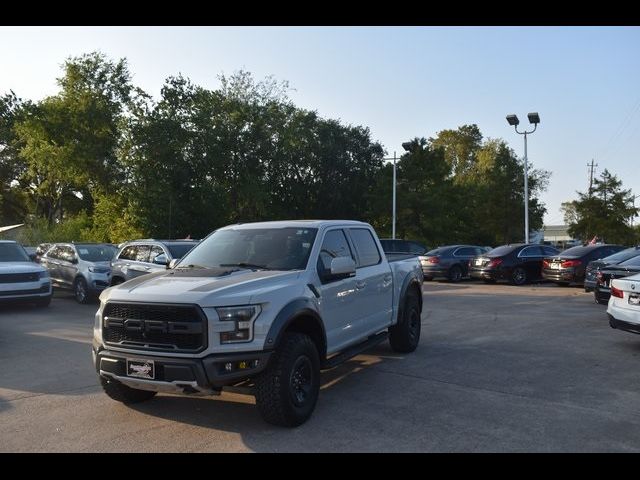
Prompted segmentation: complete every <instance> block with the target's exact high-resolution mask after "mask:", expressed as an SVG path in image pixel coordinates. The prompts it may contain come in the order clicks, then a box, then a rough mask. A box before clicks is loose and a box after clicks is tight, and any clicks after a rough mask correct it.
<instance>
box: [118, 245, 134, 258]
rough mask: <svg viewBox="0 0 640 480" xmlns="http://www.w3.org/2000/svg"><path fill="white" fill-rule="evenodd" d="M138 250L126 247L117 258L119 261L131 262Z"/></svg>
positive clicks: (130, 246) (132, 246) (131, 246)
mask: <svg viewBox="0 0 640 480" xmlns="http://www.w3.org/2000/svg"><path fill="white" fill-rule="evenodd" d="M137 249H138V247H137V246H135V245H129V246H128V247H124V249H123V250H122V252H121V253H120V256H119V257H118V258H119V259H120V260H133V259H135V258H136V250H137Z"/></svg>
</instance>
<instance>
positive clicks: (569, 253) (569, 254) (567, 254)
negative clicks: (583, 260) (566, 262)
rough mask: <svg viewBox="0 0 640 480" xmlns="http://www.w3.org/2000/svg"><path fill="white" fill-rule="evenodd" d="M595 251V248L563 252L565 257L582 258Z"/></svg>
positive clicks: (574, 248)
mask: <svg viewBox="0 0 640 480" xmlns="http://www.w3.org/2000/svg"><path fill="white" fill-rule="evenodd" d="M593 250H594V248H593V247H582V246H581V247H571V248H568V249H566V250H565V251H564V252H562V256H563V257H582V256H583V255H586V254H587V253H590V252H592V251H593Z"/></svg>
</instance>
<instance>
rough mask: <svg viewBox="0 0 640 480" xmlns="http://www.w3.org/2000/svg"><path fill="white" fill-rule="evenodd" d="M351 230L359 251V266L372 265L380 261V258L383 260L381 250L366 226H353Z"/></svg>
mask: <svg viewBox="0 0 640 480" xmlns="http://www.w3.org/2000/svg"><path fill="white" fill-rule="evenodd" d="M349 232H350V233H351V238H352V239H353V243H355V247H356V250H357V251H358V257H359V264H358V267H370V266H372V265H377V264H378V263H380V260H382V259H381V257H380V252H379V251H378V247H377V246H376V241H375V240H374V239H373V236H372V235H371V232H370V231H369V230H367V229H366V228H352V229H350V230H349Z"/></svg>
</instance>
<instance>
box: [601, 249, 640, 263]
mask: <svg viewBox="0 0 640 480" xmlns="http://www.w3.org/2000/svg"><path fill="white" fill-rule="evenodd" d="M638 255H640V248H635V247H633V248H627V249H626V250H622V251H621V252H618V253H614V254H613V255H609V256H608V257H605V258H603V259H602V261H604V262H607V263H620V262H624V261H625V260H629V259H630V258H633V257H637V256H638Z"/></svg>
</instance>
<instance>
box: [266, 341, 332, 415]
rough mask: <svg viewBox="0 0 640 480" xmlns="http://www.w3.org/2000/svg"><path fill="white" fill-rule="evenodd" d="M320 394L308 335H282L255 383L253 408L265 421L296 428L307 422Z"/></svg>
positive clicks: (316, 362)
mask: <svg viewBox="0 0 640 480" xmlns="http://www.w3.org/2000/svg"><path fill="white" fill-rule="evenodd" d="M319 392H320V358H319V355H318V350H317V348H316V346H315V344H314V343H313V341H312V340H311V338H309V336H308V335H304V334H302V333H295V332H288V333H285V334H284V336H283V338H282V341H281V342H280V345H279V346H278V347H277V349H276V351H275V352H274V353H273V355H272V357H271V359H270V360H269V365H268V366H267V369H266V370H265V371H264V372H262V373H261V374H260V375H258V377H257V378H256V381H255V396H256V406H257V407H258V410H259V411H260V415H262V418H263V419H264V420H265V421H266V422H267V423H271V424H273V425H279V426H282V427H297V426H298V425H302V424H303V423H304V422H306V421H307V420H308V419H309V417H310V416H311V414H312V413H313V410H314V409H315V407H316V403H317V401H318V394H319Z"/></svg>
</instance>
